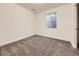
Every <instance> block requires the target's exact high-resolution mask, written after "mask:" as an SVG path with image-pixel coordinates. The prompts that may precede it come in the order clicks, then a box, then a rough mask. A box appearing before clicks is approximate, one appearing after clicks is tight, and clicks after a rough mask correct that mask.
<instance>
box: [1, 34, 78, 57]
mask: <svg viewBox="0 0 79 59" xmlns="http://www.w3.org/2000/svg"><path fill="white" fill-rule="evenodd" d="M0 55H1V56H78V55H79V50H78V49H74V48H73V47H72V46H71V44H70V42H66V41H61V40H57V39H52V38H46V37H42V36H38V35H36V36H32V37H30V38H26V39H23V40H20V41H17V42H14V43H11V44H8V45H5V46H3V47H1V48H0Z"/></svg>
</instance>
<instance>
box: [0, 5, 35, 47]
mask: <svg viewBox="0 0 79 59" xmlns="http://www.w3.org/2000/svg"><path fill="white" fill-rule="evenodd" d="M34 24H35V15H34V14H33V13H32V12H31V11H29V10H26V9H24V8H22V7H20V6H19V5H16V4H0V46H2V45H5V44H7V43H11V42H14V41H17V40H20V39H23V38H26V37H29V36H32V35H34V34H35V31H34V30H35V29H34V26H35V25H34Z"/></svg>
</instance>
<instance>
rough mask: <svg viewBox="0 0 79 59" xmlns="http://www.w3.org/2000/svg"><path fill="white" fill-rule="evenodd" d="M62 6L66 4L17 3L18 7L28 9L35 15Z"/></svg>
mask: <svg viewBox="0 0 79 59" xmlns="http://www.w3.org/2000/svg"><path fill="white" fill-rule="evenodd" d="M64 4H66V3H18V5H20V6H22V7H24V8H26V9H29V10H31V11H33V12H35V13H39V12H43V11H46V10H49V9H52V8H55V7H59V6H61V5H64Z"/></svg>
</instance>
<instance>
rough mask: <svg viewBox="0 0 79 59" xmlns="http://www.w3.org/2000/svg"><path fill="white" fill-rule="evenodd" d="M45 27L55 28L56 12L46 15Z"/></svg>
mask: <svg viewBox="0 0 79 59" xmlns="http://www.w3.org/2000/svg"><path fill="white" fill-rule="evenodd" d="M46 17H47V18H46V19H47V28H56V13H51V14H48V15H47V16H46Z"/></svg>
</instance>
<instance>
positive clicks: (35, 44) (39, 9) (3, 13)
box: [0, 3, 79, 56]
mask: <svg viewBox="0 0 79 59" xmlns="http://www.w3.org/2000/svg"><path fill="white" fill-rule="evenodd" d="M78 28H79V4H76V3H0V56H79V33H78V32H79V31H78Z"/></svg>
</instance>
